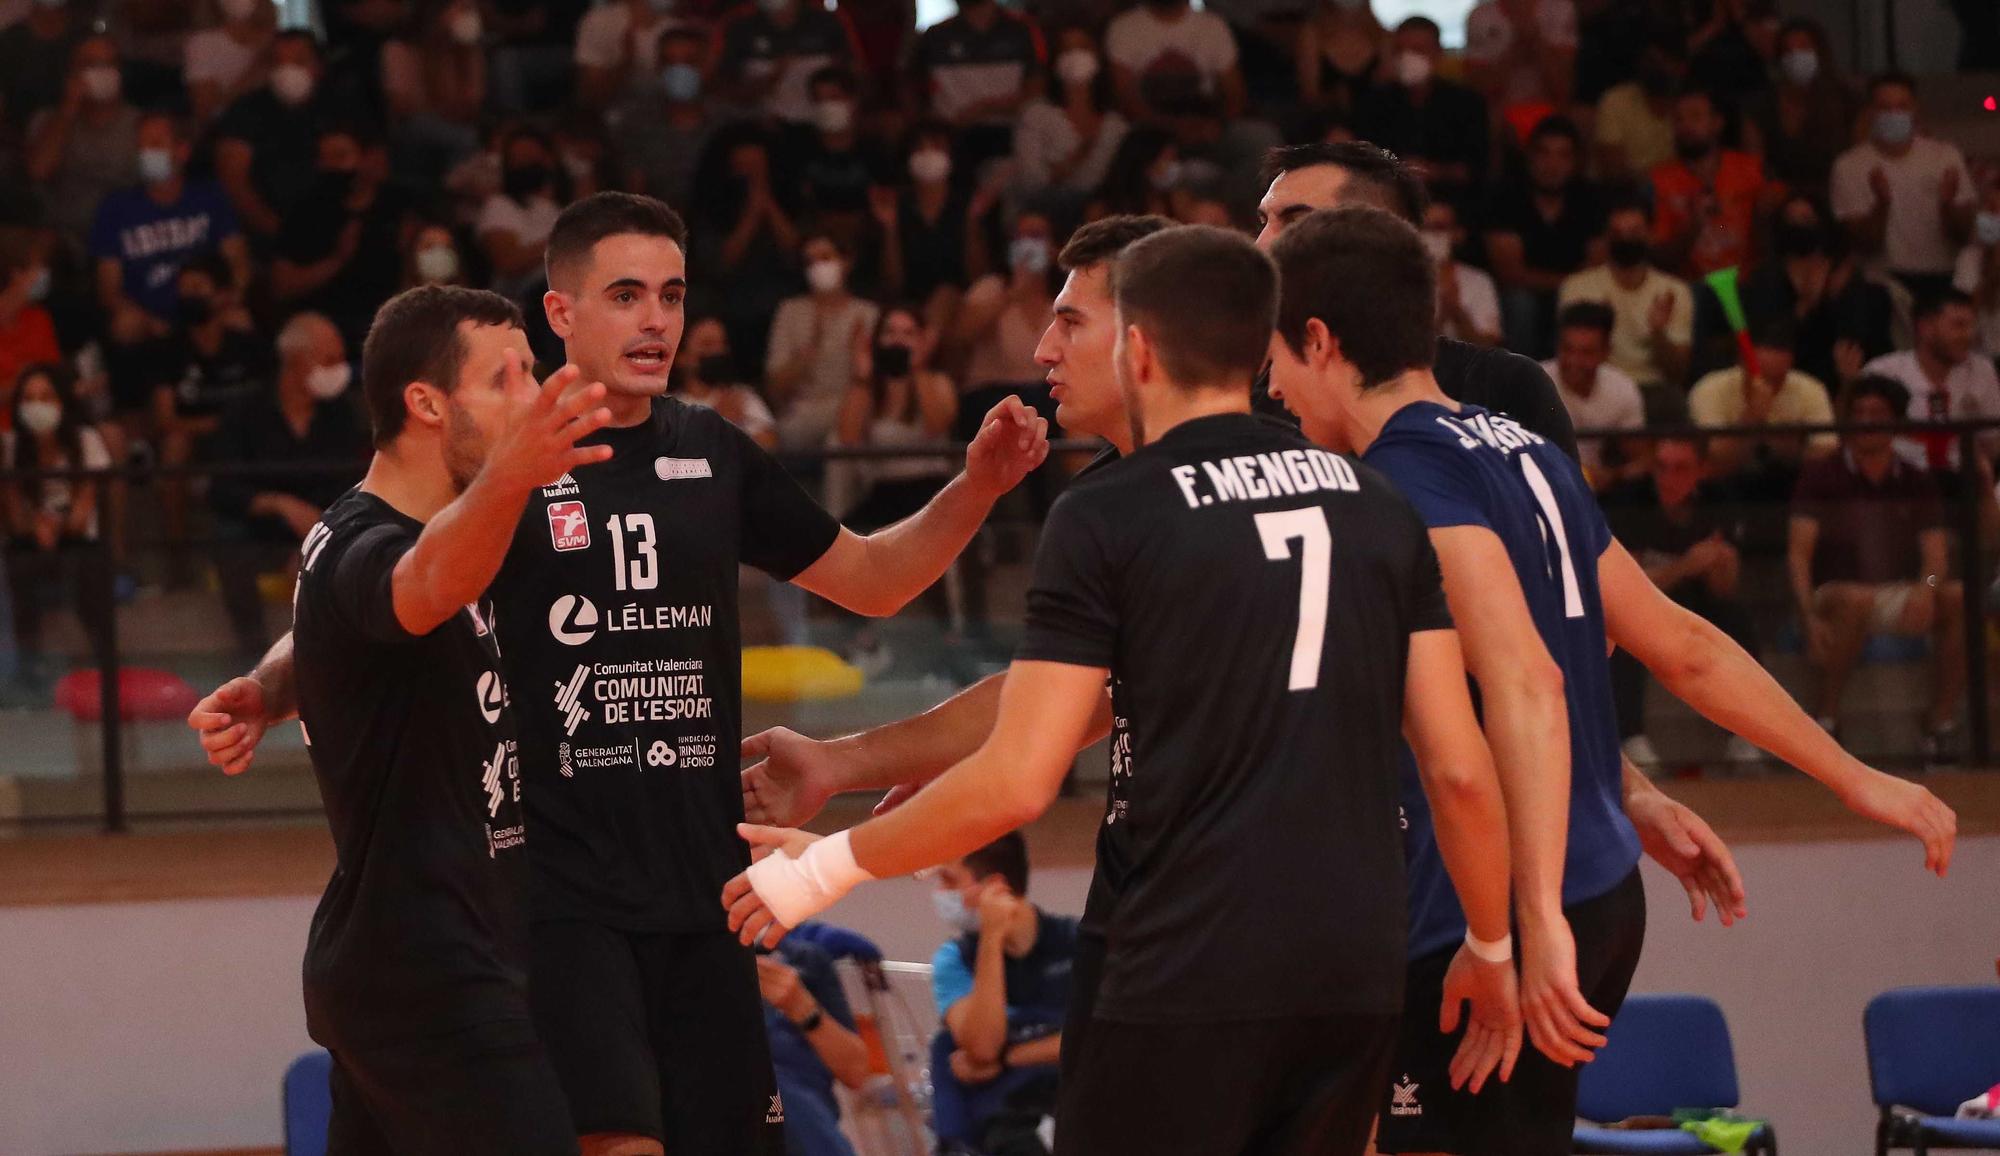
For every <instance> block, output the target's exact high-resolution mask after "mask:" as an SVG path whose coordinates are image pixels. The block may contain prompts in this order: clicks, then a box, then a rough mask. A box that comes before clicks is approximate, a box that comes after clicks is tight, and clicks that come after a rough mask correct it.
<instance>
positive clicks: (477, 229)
mask: <svg viewBox="0 0 2000 1156" xmlns="http://www.w3.org/2000/svg"><path fill="white" fill-rule="evenodd" d="M561 215H562V206H561V205H558V204H556V202H555V199H554V198H553V197H550V196H548V195H547V194H543V195H540V196H537V197H535V198H534V199H533V200H530V201H529V202H528V203H527V204H525V205H524V204H522V203H520V202H519V201H517V200H515V199H514V198H512V197H510V196H508V195H507V194H505V193H495V194H493V195H492V196H490V197H488V198H486V204H485V205H484V206H482V207H481V208H480V210H479V223H478V224H477V225H475V226H474V227H473V232H474V233H475V234H477V235H479V236H482V237H483V236H485V235H486V234H488V233H507V234H509V235H511V236H512V237H513V238H514V239H515V240H516V241H517V242H519V243H520V244H522V245H540V244H543V243H545V242H546V241H548V239H549V233H550V232H552V231H553V230H554V229H555V227H556V218H557V217H559V216H561ZM539 276H540V274H539V272H538V271H537V270H530V271H529V272H527V273H525V274H523V275H522V276H520V277H516V278H514V279H513V280H511V281H501V280H496V281H495V282H494V284H493V288H494V290H495V291H496V292H499V293H504V294H506V295H507V296H509V297H512V296H514V295H515V294H517V293H520V292H522V291H524V290H526V289H527V288H529V287H530V286H531V285H533V284H534V282H535V280H536V279H537V278H538V277H539Z"/></svg>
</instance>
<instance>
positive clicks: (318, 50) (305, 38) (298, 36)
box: [271, 28, 326, 61]
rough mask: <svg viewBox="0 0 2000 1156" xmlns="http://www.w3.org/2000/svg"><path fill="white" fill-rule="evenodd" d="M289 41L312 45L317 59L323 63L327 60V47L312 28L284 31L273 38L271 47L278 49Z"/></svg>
mask: <svg viewBox="0 0 2000 1156" xmlns="http://www.w3.org/2000/svg"><path fill="white" fill-rule="evenodd" d="M288 40H296V41H298V42H299V43H301V44H308V45H311V46H312V50H313V57H314V58H315V59H317V60H321V61H324V60H325V59H326V45H324V44H321V43H320V42H319V37H318V36H316V35H314V34H313V31H312V30H311V29H310V28H286V29H282V30H280V31H279V33H278V34H277V35H276V36H274V37H272V38H271V45H272V47H276V46H278V45H280V44H283V43H285V42H286V41H288Z"/></svg>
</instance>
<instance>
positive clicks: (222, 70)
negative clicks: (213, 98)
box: [181, 28, 262, 92]
mask: <svg viewBox="0 0 2000 1156" xmlns="http://www.w3.org/2000/svg"><path fill="white" fill-rule="evenodd" d="M261 51H262V49H260V48H259V47H258V46H257V45H255V44H242V43H239V42H238V41H237V39H236V38H235V37H233V36H231V35H230V34H229V33H227V32H224V31H223V30H222V29H220V28H204V29H202V30H201V31H200V32H196V33H193V34H192V35H190V36H189V37H188V38H187V45H186V47H185V48H184V49H183V51H182V64H181V71H182V72H183V73H184V74H185V75H186V79H187V83H188V84H190V85H194V84H201V83H204V82H206V83H210V84H214V85H215V86H216V87H218V88H220V89H222V90H223V91H224V92H227V91H229V90H230V89H231V88H233V87H235V85H236V82H237V81H239V80H241V79H243V75H244V74H245V73H247V72H249V71H250V68H251V66H252V65H254V64H256V63H257V56H258V53H259V52H261Z"/></svg>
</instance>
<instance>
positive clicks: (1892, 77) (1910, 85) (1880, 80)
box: [1868, 68, 1917, 100]
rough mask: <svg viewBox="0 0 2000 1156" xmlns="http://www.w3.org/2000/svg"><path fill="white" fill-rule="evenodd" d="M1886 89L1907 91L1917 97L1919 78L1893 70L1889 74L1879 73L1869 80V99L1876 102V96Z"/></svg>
mask: <svg viewBox="0 0 2000 1156" xmlns="http://www.w3.org/2000/svg"><path fill="white" fill-rule="evenodd" d="M1885 88H1901V89H1906V90H1908V92H1909V94H1910V95H1911V96H1915V95H1916V94H1917V78H1916V77H1914V76H1911V75H1910V74H1909V73H1907V72H1902V71H1899V70H1897V69H1893V68H1892V69H1890V70H1889V71H1887V72H1878V73H1876V74H1875V75H1873V76H1871V77H1869V78H1868V99H1869V100H1874V99H1875V94H1876V93H1877V92H1880V91H1881V90H1882V89H1885Z"/></svg>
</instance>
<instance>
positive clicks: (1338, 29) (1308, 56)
mask: <svg viewBox="0 0 2000 1156" xmlns="http://www.w3.org/2000/svg"><path fill="white" fill-rule="evenodd" d="M1294 48H1295V50H1296V51H1295V56H1296V65H1295V71H1296V73H1297V75H1296V77H1295V83H1296V85H1297V87H1298V90H1299V102H1300V103H1301V104H1303V105H1304V106H1305V108H1306V110H1307V111H1309V112H1315V113H1320V114H1323V115H1324V114H1335V115H1340V116H1347V117H1353V116H1356V115H1357V114H1358V112H1359V110H1360V108H1361V105H1362V103H1363V101H1364V100H1365V99H1366V98H1367V96H1368V95H1369V94H1370V93H1372V92H1373V91H1374V89H1375V86H1376V81H1377V79H1378V78H1379V76H1380V75H1381V74H1382V73H1383V72H1384V68H1383V57H1385V56H1389V55H1392V54H1393V53H1394V52H1395V51H1396V46H1395V45H1392V44H1391V43H1390V41H1389V33H1388V31H1387V30H1385V29H1384V28H1383V27H1382V22H1381V21H1380V20H1378V19H1376V17H1375V7H1374V5H1373V3H1372V2H1371V0H1359V2H1358V3H1340V2H1329V0H1321V2H1319V3H1315V4H1313V5H1312V6H1311V8H1310V10H1309V11H1308V13H1307V15H1306V18H1305V20H1304V22H1302V23H1301V24H1300V25H1299V30H1298V34H1297V37H1296V41H1295V44H1294ZM1390 75H1391V76H1392V77H1393V75H1394V73H1393V72H1391V74H1390ZM1376 143H1378V144H1380V145H1381V146H1382V147H1383V148H1386V149H1389V150H1390V151H1392V152H1400V151H1401V150H1400V149H1397V148H1396V147H1395V146H1393V145H1391V144H1389V143H1388V142H1387V141H1377V142H1376Z"/></svg>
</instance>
